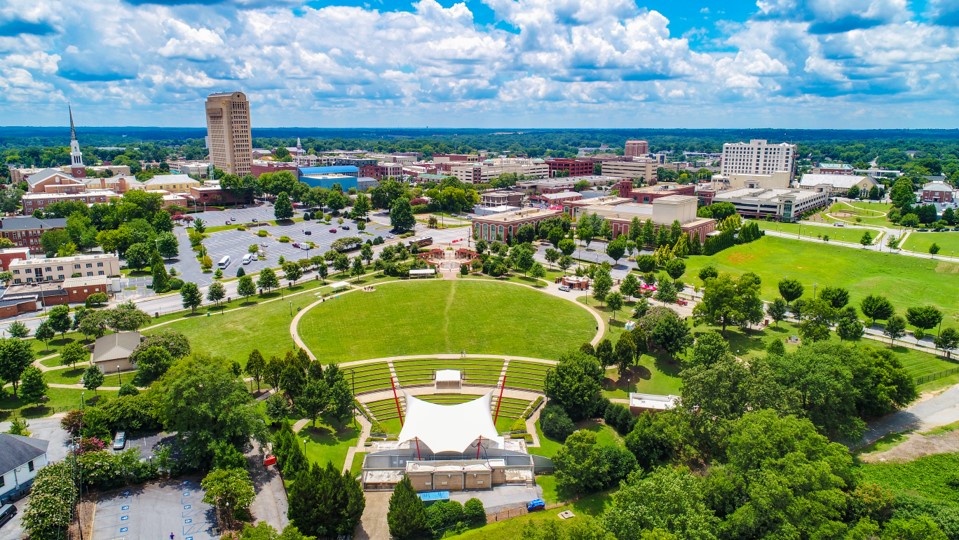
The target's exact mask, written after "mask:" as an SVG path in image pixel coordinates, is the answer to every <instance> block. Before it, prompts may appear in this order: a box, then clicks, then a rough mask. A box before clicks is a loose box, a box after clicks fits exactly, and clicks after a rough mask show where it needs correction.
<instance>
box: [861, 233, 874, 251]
mask: <svg viewBox="0 0 959 540" xmlns="http://www.w3.org/2000/svg"><path fill="white" fill-rule="evenodd" d="M859 243H860V244H862V247H864V248H865V247H866V246H869V245H872V234H870V233H869V231H866V232H864V233H862V238H860V239H859Z"/></svg>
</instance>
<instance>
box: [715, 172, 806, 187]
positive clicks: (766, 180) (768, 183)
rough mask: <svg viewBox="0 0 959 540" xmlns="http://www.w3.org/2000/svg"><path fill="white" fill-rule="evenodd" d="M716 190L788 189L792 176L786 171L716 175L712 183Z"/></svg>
mask: <svg viewBox="0 0 959 540" xmlns="http://www.w3.org/2000/svg"><path fill="white" fill-rule="evenodd" d="M710 182H711V183H712V187H713V188H715V189H739V188H744V187H745V188H766V189H786V188H788V187H789V183H790V182H792V175H791V174H790V173H788V172H786V171H780V172H774V173H771V174H730V175H729V176H726V175H722V174H714V175H713V176H712V179H711V181H710Z"/></svg>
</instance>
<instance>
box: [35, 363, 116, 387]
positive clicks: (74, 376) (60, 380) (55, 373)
mask: <svg viewBox="0 0 959 540" xmlns="http://www.w3.org/2000/svg"><path fill="white" fill-rule="evenodd" d="M84 370H86V366H84V365H81V364H77V367H75V368H70V367H68V368H64V369H54V370H50V371H44V372H43V380H45V381H47V383H48V384H49V383H57V384H79V383H80V377H82V376H83V372H84ZM115 376H116V374H115V373H114V377H115ZM115 382H116V378H114V383H115ZM104 384H106V382H104ZM111 386H112V385H111Z"/></svg>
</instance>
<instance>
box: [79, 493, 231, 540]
mask: <svg viewBox="0 0 959 540" xmlns="http://www.w3.org/2000/svg"><path fill="white" fill-rule="evenodd" d="M215 525H216V524H215V516H214V510H213V507H212V506H210V505H208V504H206V503H204V502H203V490H202V489H201V488H200V484H199V480H198V479H190V480H178V481H169V482H161V483H155V484H147V485H144V486H139V487H136V488H130V489H126V490H123V491H120V492H115V493H112V494H107V495H104V496H101V497H100V500H98V501H97V509H96V513H95V515H94V523H93V540H114V539H116V538H157V539H166V538H169V537H170V533H171V532H172V533H173V535H174V539H175V540H213V539H214V538H217V535H216V534H215V532H216V531H215V530H214V527H215Z"/></svg>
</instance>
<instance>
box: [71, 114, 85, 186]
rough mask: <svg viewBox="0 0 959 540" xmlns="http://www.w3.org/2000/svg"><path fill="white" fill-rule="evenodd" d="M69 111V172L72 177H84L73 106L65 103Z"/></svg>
mask: <svg viewBox="0 0 959 540" xmlns="http://www.w3.org/2000/svg"><path fill="white" fill-rule="evenodd" d="M67 110H69V111H70V174H71V175H73V177H74V178H85V177H86V176H87V169H86V167H84V166H83V153H82V152H80V143H79V142H77V128H76V126H74V125H73V108H72V107H71V106H70V105H67Z"/></svg>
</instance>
